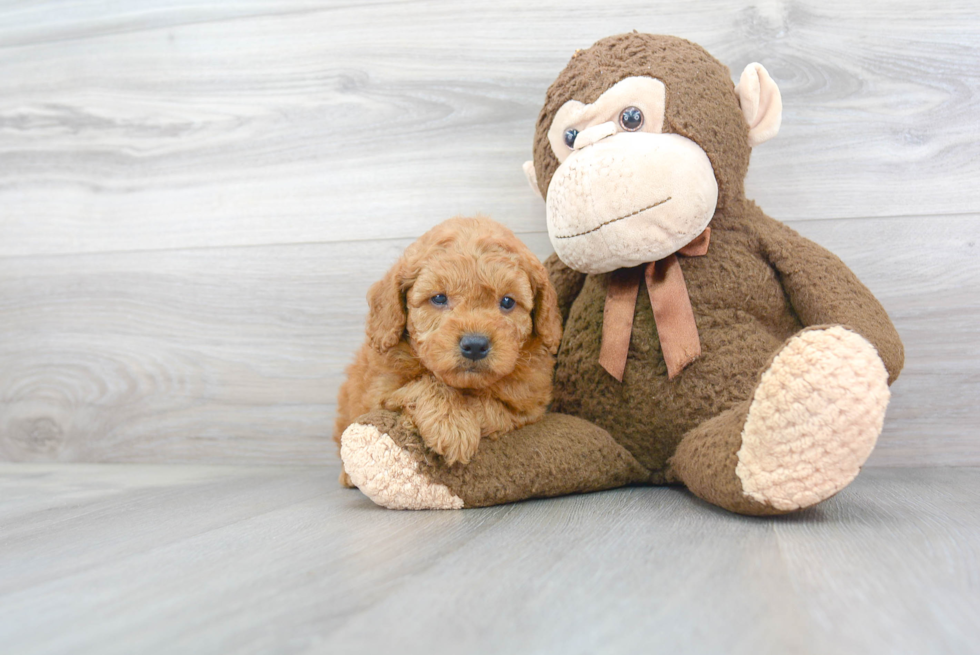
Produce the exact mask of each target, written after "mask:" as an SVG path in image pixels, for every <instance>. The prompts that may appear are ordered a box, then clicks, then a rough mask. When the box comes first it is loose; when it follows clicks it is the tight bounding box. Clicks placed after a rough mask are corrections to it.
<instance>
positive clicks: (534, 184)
mask: <svg viewBox="0 0 980 655" xmlns="http://www.w3.org/2000/svg"><path fill="white" fill-rule="evenodd" d="M524 174H525V175H527V183H528V184H530V185H531V190H532V191H534V192H535V193H536V194H538V197H539V198H541V199H542V200H544V194H542V193H541V189H539V188H538V173H537V171H535V170H534V162H533V161H526V162H524Z"/></svg>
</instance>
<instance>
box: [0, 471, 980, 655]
mask: <svg viewBox="0 0 980 655" xmlns="http://www.w3.org/2000/svg"><path fill="white" fill-rule="evenodd" d="M335 478H336V470H335V469H331V468H329V467H326V468H325V467H307V468H300V467H293V468H284V467H218V466H204V465H197V466H191V465H180V466H162V465H139V464H117V465H113V464H71V465H63V464H3V465H0V525H2V526H3V530H2V533H0V644H3V647H2V651H3V653H4V654H5V655H15V654H21V653H72V654H83V653H99V654H100V655H104V654H110V653H126V654H127V655H131V654H133V653H141V654H150V653H305V652H311V653H347V652H351V653H364V654H367V653H386V652H389V653H391V652H395V653H444V652H445V653H449V652H452V653H474V652H475V653H525V652H528V653H561V654H563V655H564V654H573V653H590V654H591V653H606V652H609V653H613V652H616V653H626V652H650V653H699V652H703V653H729V654H734V653H752V654H753V655H754V654H757V653H833V654H835V655H839V654H845V653H862V654H866V653H917V654H925V653H975V652H978V651H980V557H978V556H980V469H975V468H955V469H941V468H936V469H899V468H893V469H883V468H878V469H869V470H866V471H865V472H864V473H862V474H861V476H860V477H859V478H858V480H857V481H856V482H855V483H854V484H852V485H851V486H850V487H849V488H847V489H845V490H844V491H843V492H842V493H841V494H839V495H838V496H836V497H835V498H832V499H831V500H829V501H827V502H825V503H824V504H823V505H821V506H819V507H817V508H814V509H811V510H808V511H806V512H804V513H802V514H800V515H797V516H791V517H784V518H777V519H749V518H744V517H739V516H735V515H731V514H728V513H725V512H724V511H721V510H718V509H716V508H713V507H710V506H708V505H706V504H704V503H702V502H700V501H698V500H697V499H695V498H693V497H692V496H690V495H689V494H688V493H686V492H684V491H681V490H678V489H670V488H630V489H621V490H616V491H612V492H606V493H601V494H593V495H589V496H573V497H566V498H560V499H552V500H547V501H533V502H526V503H521V504H516V505H509V506H504V507H495V508H489V509H483V510H463V511H449V512H415V513H413V512H394V511H388V510H382V509H379V508H377V507H375V506H374V505H372V504H371V502H370V501H368V500H367V499H366V498H365V497H364V496H362V495H361V494H359V493H358V492H356V491H350V490H342V489H339V488H338V487H337V485H336V481H335Z"/></svg>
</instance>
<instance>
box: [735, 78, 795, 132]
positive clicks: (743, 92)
mask: <svg viewBox="0 0 980 655" xmlns="http://www.w3.org/2000/svg"><path fill="white" fill-rule="evenodd" d="M735 93H737V94H738V104H739V105H740V106H741V107H742V115H743V116H745V120H746V121H748V123H749V145H750V146H752V147H753V148H754V147H755V146H757V145H759V144H760V143H764V142H766V141H768V140H769V139H771V138H773V137H774V136H776V133H777V132H779V124H780V123H781V122H782V120H783V98H782V96H781V95H780V93H779V87H778V86H776V83H775V82H773V81H772V78H771V77H769V72H768V71H767V70H766V69H765V68H764V67H763V65H762V64H749V65H748V66H746V67H745V70H744V71H742V77H741V78H739V81H738V84H737V85H735Z"/></svg>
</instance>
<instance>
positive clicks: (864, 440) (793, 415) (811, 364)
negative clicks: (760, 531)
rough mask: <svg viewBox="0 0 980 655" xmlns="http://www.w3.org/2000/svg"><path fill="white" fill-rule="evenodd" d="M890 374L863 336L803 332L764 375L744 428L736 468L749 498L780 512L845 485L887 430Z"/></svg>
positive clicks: (839, 331) (839, 330)
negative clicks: (885, 427) (883, 429)
mask: <svg viewBox="0 0 980 655" xmlns="http://www.w3.org/2000/svg"><path fill="white" fill-rule="evenodd" d="M888 398H889V391H888V372H887V371H886V370H885V366H884V364H883V363H882V361H881V358H880V357H879V356H878V353H877V351H876V350H875V349H874V346H872V345H871V344H870V343H869V342H868V341H867V340H865V339H864V338H863V337H862V336H860V335H858V334H856V333H854V332H852V331H850V330H848V329H846V328H843V327H840V326H834V327H829V328H817V329H810V330H804V331H803V332H801V333H799V334H797V335H796V336H795V337H793V338H792V339H790V340H789V341H788V342H787V343H786V344H785V345H784V346H783V348H782V350H780V351H779V353H777V355H776V356H775V358H774V359H773V361H772V364H771V365H770V366H769V368H768V369H767V370H766V371H765V372H764V373H763V374H762V378H761V380H760V382H759V386H758V387H757V388H756V390H755V395H754V396H753V398H752V403H751V405H750V406H749V411H748V416H747V417H746V420H745V424H744V427H743V428H742V440H741V441H742V443H741V448H740V449H739V450H738V453H737V456H738V464H737V466H736V468H735V474H736V475H737V477H738V479H739V480H740V481H741V485H742V490H743V493H744V494H745V496H748V497H750V498H752V499H753V500H755V501H757V502H759V503H762V504H764V505H767V506H770V507H773V508H775V509H776V510H780V511H792V510H795V509H800V508H803V507H809V506H811V505H815V504H816V503H818V502H820V501H822V500H824V499H826V498H829V497H830V496H833V495H834V494H835V493H837V492H838V491H840V490H841V489H843V488H844V487H846V486H847V485H848V484H849V483H850V482H851V481H852V480H853V479H854V478H855V477H856V476H857V474H858V472H859V471H860V470H861V466H862V465H863V464H864V462H865V460H866V459H867V458H868V455H870V454H871V451H872V450H873V449H874V446H875V442H876V441H877V439H878V435H879V434H881V427H882V423H883V421H884V418H885V408H886V407H887V405H888Z"/></svg>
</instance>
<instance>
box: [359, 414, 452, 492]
mask: <svg viewBox="0 0 980 655" xmlns="http://www.w3.org/2000/svg"><path fill="white" fill-rule="evenodd" d="M393 416H394V415H392V416H384V415H381V412H373V413H372V414H368V415H366V416H363V417H361V418H360V419H359V420H360V421H363V422H361V423H353V424H351V425H350V426H349V427H348V428H347V429H346V430H344V434H343V436H342V437H341V441H340V444H341V445H340V457H341V459H342V460H343V462H344V471H345V472H346V473H347V476H348V478H349V480H350V481H351V482H352V483H353V484H354V485H355V486H356V487H357V488H358V489H360V490H361V491H362V492H363V493H364V495H365V496H367V497H368V498H370V499H371V500H373V501H374V502H375V503H377V504H378V505H381V506H382V507H387V508H388V509H461V508H462V507H463V500H462V499H461V498H460V497H459V496H457V495H455V494H454V493H453V492H452V491H450V489H449V487H447V486H445V485H443V484H439V483H437V482H434V481H433V480H431V479H430V478H429V477H428V476H426V475H424V474H423V473H422V470H421V468H422V467H421V464H422V460H420V459H419V458H418V457H413V456H412V454H411V453H410V452H409V451H408V450H406V449H404V448H402V446H400V445H398V444H397V443H395V441H394V440H393V439H392V438H391V436H389V435H388V434H387V432H389V431H391V430H392V428H393V427H395V425H394V421H393V420H391V419H392V417H393ZM386 419H387V420H386Z"/></svg>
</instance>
